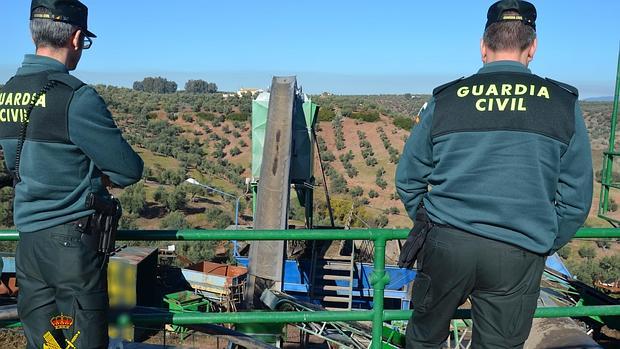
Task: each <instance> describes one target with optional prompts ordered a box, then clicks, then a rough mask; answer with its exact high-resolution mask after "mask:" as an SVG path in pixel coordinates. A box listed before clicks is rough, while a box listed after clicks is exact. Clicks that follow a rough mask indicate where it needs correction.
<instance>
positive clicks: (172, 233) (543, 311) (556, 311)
mask: <svg viewBox="0 0 620 349" xmlns="http://www.w3.org/2000/svg"><path fill="white" fill-rule="evenodd" d="M408 233H409V231H408V230H406V229H363V230H362V229H351V230H338V229H327V230H191V229H186V230H141V231H129V230H123V231H119V232H118V236H117V240H141V241H158V240H180V241H203V240H372V241H373V242H374V245H375V248H374V271H373V274H372V276H371V280H370V282H371V284H372V287H373V308H372V309H371V310H366V311H337V312H331V311H317V312H269V313H268V314H266V313H264V312H238V313H206V314H197V313H184V314H172V313H168V314H137V315H133V316H132V321H133V322H135V323H140V324H145V323H150V324H153V323H159V324H162V323H169V324H177V325H187V324H207V323H300V322H333V321H372V338H373V343H372V348H375V349H378V348H381V335H382V329H383V322H384V321H389V320H406V319H408V318H409V317H410V316H411V311H404V310H384V309H383V296H384V290H385V285H386V284H387V283H388V282H389V277H388V275H387V274H386V272H385V245H386V242H387V241H388V240H396V239H404V238H406V237H407V235H408ZM575 237H576V238H620V229H604V228H603V229H596V228H587V229H581V230H580V231H579V232H578V233H577V234H576V236H575ZM2 240H4V241H17V240H19V235H18V234H17V232H15V231H11V230H0V241H2ZM618 315H620V305H613V306H580V307H553V308H539V309H537V310H536V315H535V316H537V317H567V316H573V317H580V316H618ZM455 317H456V318H461V319H467V318H471V314H470V313H469V311H467V310H459V311H458V312H457V314H456V316H455Z"/></svg>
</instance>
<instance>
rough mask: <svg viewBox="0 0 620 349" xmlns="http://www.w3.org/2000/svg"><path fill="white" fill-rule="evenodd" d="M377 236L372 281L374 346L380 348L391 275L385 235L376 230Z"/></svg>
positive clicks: (374, 348)
mask: <svg viewBox="0 0 620 349" xmlns="http://www.w3.org/2000/svg"><path fill="white" fill-rule="evenodd" d="M376 232H377V236H376V237H375V238H374V242H375V253H374V271H373V273H372V277H371V279H370V282H371V284H372V291H373V292H372V311H373V316H372V348H373V349H380V348H381V347H382V339H381V337H382V335H383V295H384V290H385V285H386V284H387V283H388V282H389V281H390V280H389V276H388V275H387V274H386V273H385V242H386V239H385V236H384V235H383V234H382V232H381V231H376Z"/></svg>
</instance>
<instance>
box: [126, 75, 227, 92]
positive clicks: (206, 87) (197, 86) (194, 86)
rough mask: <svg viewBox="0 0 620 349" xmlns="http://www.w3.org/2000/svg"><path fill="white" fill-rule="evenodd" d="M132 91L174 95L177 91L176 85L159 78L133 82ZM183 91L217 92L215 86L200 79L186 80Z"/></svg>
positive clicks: (147, 78)
mask: <svg viewBox="0 0 620 349" xmlns="http://www.w3.org/2000/svg"><path fill="white" fill-rule="evenodd" d="M133 89H134V90H136V91H144V92H152V93H174V92H176V91H177V83H176V82H174V81H170V80H168V79H166V78H162V77H161V76H158V77H146V78H144V79H143V80H142V81H135V82H134V83H133ZM185 91H186V92H189V93H215V92H217V85H216V84H215V83H213V82H208V81H205V80H200V79H199V80H188V81H187V82H186V83H185Z"/></svg>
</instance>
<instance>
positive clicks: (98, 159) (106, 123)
mask: <svg viewBox="0 0 620 349" xmlns="http://www.w3.org/2000/svg"><path fill="white" fill-rule="evenodd" d="M69 138H70V139H71V141H72V142H73V143H75V144H76V145H77V146H78V147H79V148H80V149H81V150H82V151H83V152H84V154H86V156H88V157H89V158H90V159H91V161H93V162H94V164H95V166H96V167H97V168H98V169H99V170H101V172H103V173H104V174H105V175H107V176H108V177H110V180H111V181H112V182H113V183H114V184H117V185H119V186H122V187H125V186H128V185H131V184H133V183H136V182H137V181H139V180H140V178H141V177H142V170H143V166H144V163H143V162H142V159H141V158H140V156H139V155H138V154H136V152H135V151H134V150H133V149H132V148H131V146H130V145H129V143H127V141H126V140H125V139H124V138H123V136H122V134H121V130H119V129H118V127H116V124H115V123H114V120H113V119H112V114H111V113H110V111H109V110H108V108H107V105H106V103H105V102H104V100H103V98H101V96H99V94H98V93H97V92H96V91H95V90H94V89H93V88H92V87H89V86H84V87H82V88H80V89H79V90H78V91H76V92H75V95H74V97H73V100H72V101H71V104H70V105H69Z"/></svg>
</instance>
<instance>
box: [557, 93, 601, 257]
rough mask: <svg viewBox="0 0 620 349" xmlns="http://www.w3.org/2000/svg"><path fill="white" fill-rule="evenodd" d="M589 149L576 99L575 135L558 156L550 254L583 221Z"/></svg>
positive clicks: (589, 176) (588, 182)
mask: <svg viewBox="0 0 620 349" xmlns="http://www.w3.org/2000/svg"><path fill="white" fill-rule="evenodd" d="M592 172H593V171H592V152H591V150H590V140H589V138H588V131H587V129H586V125H585V122H584V121H583V116H582V114H581V109H580V108H579V103H578V102H575V134H574V135H573V138H572V139H571V141H570V143H569V145H568V148H567V150H566V152H564V155H562V157H561V159H560V175H559V178H558V184H557V191H556V195H555V213H556V219H557V225H558V234H557V236H556V238H555V241H554V243H553V247H552V250H551V251H550V252H551V253H553V252H555V251H557V250H559V249H560V248H561V247H562V246H564V245H565V244H566V243H567V242H568V241H569V240H570V239H572V237H573V236H575V233H576V232H577V230H578V229H579V228H580V227H581V225H582V224H583V223H584V222H585V220H586V218H587V217H588V213H589V212H590V206H591V205H592Z"/></svg>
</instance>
